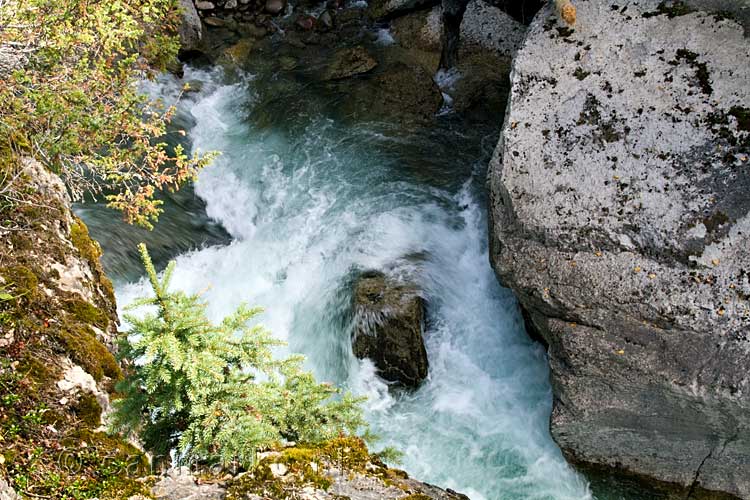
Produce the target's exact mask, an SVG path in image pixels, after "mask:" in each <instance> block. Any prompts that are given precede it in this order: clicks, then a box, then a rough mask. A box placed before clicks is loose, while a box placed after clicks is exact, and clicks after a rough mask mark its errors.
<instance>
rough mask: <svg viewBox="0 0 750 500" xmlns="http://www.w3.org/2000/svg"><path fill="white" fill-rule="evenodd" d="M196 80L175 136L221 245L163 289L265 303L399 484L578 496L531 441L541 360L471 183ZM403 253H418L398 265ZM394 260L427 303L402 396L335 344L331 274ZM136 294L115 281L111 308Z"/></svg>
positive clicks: (584, 494)
mask: <svg viewBox="0 0 750 500" xmlns="http://www.w3.org/2000/svg"><path fill="white" fill-rule="evenodd" d="M196 76H197V73H191V77H196ZM201 77H202V78H204V79H206V80H207V83H206V84H205V85H204V90H203V91H201V92H200V93H199V94H198V95H197V96H196V97H195V101H194V102H193V103H192V109H191V111H190V112H191V114H192V116H193V117H194V119H195V121H196V125H195V127H194V128H193V129H192V131H191V133H190V137H191V139H192V140H193V143H194V147H195V148H197V149H200V150H209V149H220V150H222V151H224V154H223V155H222V156H221V158H220V159H219V160H218V161H217V162H216V164H215V165H214V166H212V167H210V168H208V169H206V170H205V171H204V172H203V173H201V175H200V178H199V180H198V183H197V186H196V191H197V193H198V194H199V195H200V196H201V197H202V198H203V199H204V200H205V201H206V203H207V210H208V213H209V215H210V216H211V217H213V218H215V219H216V220H218V221H220V222H221V223H222V224H223V225H224V226H225V227H226V228H227V230H228V231H229V232H230V233H231V234H232V236H233V237H234V238H235V241H234V242H233V243H232V244H230V245H228V246H224V247H213V248H206V249H202V250H198V251H194V252H190V253H187V254H184V255H181V256H180V257H179V258H178V259H177V270H176V273H175V277H174V282H173V286H175V287H179V288H181V289H184V290H186V291H192V292H196V291H200V290H204V289H205V288H206V286H207V285H208V284H211V285H212V286H211V288H210V289H208V290H206V291H205V293H204V297H205V299H206V300H207V301H208V302H209V303H210V307H209V313H210V315H211V316H212V317H213V318H214V319H219V318H221V317H223V316H224V315H226V314H228V313H229V312H231V311H232V310H233V309H234V308H235V307H236V306H237V305H238V304H239V303H240V302H242V301H249V302H250V303H252V304H257V305H262V306H265V307H267V312H266V313H265V315H264V316H263V318H262V322H263V323H265V325H266V326H268V327H269V328H270V329H272V330H273V332H274V333H275V334H276V335H277V336H278V337H280V338H283V339H286V340H288V341H289V342H290V346H289V350H292V351H299V352H303V353H305V354H306V355H308V356H309V359H308V365H309V366H310V368H312V369H313V370H314V371H315V372H316V373H317V374H318V375H319V376H320V377H321V378H322V379H325V380H334V381H336V382H338V383H346V384H348V385H349V386H350V387H351V388H352V389H353V390H354V391H355V392H357V393H360V394H366V395H367V396H368V397H369V400H368V402H367V405H366V408H367V415H368V419H369V420H370V422H372V425H373V428H374V430H375V431H376V432H377V433H378V434H380V435H381V436H382V437H383V438H384V443H383V444H384V445H393V446H396V447H397V448H399V449H400V450H402V451H404V452H405V457H404V460H405V463H404V467H405V468H406V469H407V470H408V471H409V472H410V473H411V474H412V475H414V476H415V477H418V478H420V479H422V480H426V481H430V482H433V483H436V484H440V485H443V486H447V487H451V488H454V489H456V490H458V491H464V492H466V493H468V494H469V495H470V496H471V498H474V499H487V500H497V499H542V498H553V499H561V500H563V499H582V498H590V494H589V492H588V487H587V485H586V483H585V481H584V480H582V479H581V478H580V477H579V476H578V475H577V474H576V473H575V472H573V471H572V470H571V469H570V467H569V466H568V465H567V464H566V463H565V461H564V460H563V458H562V456H561V453H560V452H559V450H558V449H557V447H556V446H555V445H554V443H553V442H552V440H551V438H550V436H549V433H548V431H547V425H548V424H547V421H548V418H549V412H550V406H551V403H550V401H551V395H550V388H549V383H548V372H547V367H546V361H545V359H544V353H543V352H542V350H541V348H540V347H538V346H535V345H533V344H532V343H531V342H530V341H529V340H528V339H527V337H526V336H525V333H524V332H523V327H522V321H521V318H520V315H519V312H518V310H517V306H516V302H515V300H514V298H513V297H512V295H511V294H510V292H508V291H507V290H504V289H502V288H501V287H500V286H499V285H498V284H497V281H496V279H495V276H494V274H493V272H492V270H491V268H490V266H489V263H488V258H487V241H486V236H485V233H486V219H485V215H484V208H483V207H482V206H481V205H480V204H479V203H478V201H477V192H478V190H479V189H480V186H481V185H482V182H481V180H480V179H477V178H476V177H477V176H476V175H475V176H474V177H472V178H467V179H466V180H465V182H464V183H463V186H462V187H461V188H460V189H457V190H456V191H455V192H451V190H450V189H442V188H438V187H434V186H432V187H427V186H425V185H422V184H420V183H418V182H414V181H413V179H412V178H410V177H408V176H406V175H405V174H404V172H403V167H402V165H401V162H400V161H397V160H393V159H392V158H391V159H388V157H387V156H386V154H385V152H384V151H386V150H388V149H389V148H390V147H392V146H393V145H394V144H398V143H399V141H401V142H403V143H404V144H405V145H408V139H406V138H392V137H391V138H386V137H385V136H383V135H382V134H381V132H379V131H377V130H370V129H358V128H356V127H348V128H347V127H343V126H339V125H337V124H335V123H333V122H331V121H330V120H324V119H322V118H321V119H318V120H313V121H312V122H311V123H310V124H309V126H308V127H307V128H306V129H305V131H304V132H303V133H302V134H301V135H299V136H297V135H295V136H293V137H287V136H285V135H284V134H283V133H280V132H279V133H275V132H269V131H264V132H263V135H262V136H261V135H259V134H257V133H256V132H255V131H253V130H250V129H249V128H248V126H247V125H246V120H245V119H244V118H245V117H244V116H243V113H242V111H241V109H242V107H243V106H244V105H246V104H250V99H251V98H250V97H248V96H250V95H252V92H251V90H252V88H247V86H248V85H249V86H250V87H252V81H251V80H250V81H248V82H245V83H244V84H235V85H219V84H217V81H218V79H219V78H220V76H219V75H217V74H215V73H204V74H201ZM159 85H161V86H159ZM170 85H173V86H174V85H177V82H173V81H169V80H163V81H161V82H159V84H158V85H157V86H156V87H155V88H154V89H153V90H152V92H157V93H158V92H162V93H164V94H165V95H168V94H169V93H170V92H171V91H172V90H173V89H170ZM188 104H191V103H190V102H188ZM386 146H388V147H386ZM414 254H419V255H421V256H422V257H419V258H416V259H413V258H412V259H410V258H406V257H405V256H407V255H414ZM394 262H399V265H398V266H396V267H397V268H398V269H401V271H402V272H403V273H405V274H409V275H412V276H416V277H417V280H418V283H419V285H420V286H421V287H422V289H423V291H424V294H425V296H426V298H427V300H428V302H429V315H430V323H429V328H428V329H427V331H426V344H427V345H426V347H427V351H428V355H429V359H430V375H429V378H428V380H427V381H426V382H425V383H424V385H423V386H422V387H421V388H420V389H419V390H418V391H416V392H415V393H413V394H397V393H389V391H388V387H387V384H385V383H384V382H383V381H382V380H380V379H379V378H378V377H377V376H376V375H375V373H376V370H375V368H374V366H373V365H372V363H371V362H369V361H358V360H356V359H355V358H354V357H353V355H352V353H351V346H350V342H349V338H348V335H349V330H348V329H347V320H346V311H347V310H348V307H349V298H348V295H347V291H346V289H345V288H346V287H345V283H346V280H347V276H350V275H351V271H352V269H370V268H379V269H382V268H387V267H388V266H391V265H392V264H393V263H394ZM399 266H400V267H399ZM145 288H146V284H145V283H144V282H140V283H135V284H130V285H126V286H123V287H120V288H119V289H118V290H117V295H118V300H119V303H120V304H121V305H124V304H127V303H128V302H130V301H132V300H133V298H134V297H135V296H137V295H139V294H141V293H143V292H144V290H145Z"/></svg>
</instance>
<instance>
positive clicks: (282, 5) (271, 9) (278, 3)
mask: <svg viewBox="0 0 750 500" xmlns="http://www.w3.org/2000/svg"><path fill="white" fill-rule="evenodd" d="M265 9H266V12H268V13H269V14H273V15H276V14H279V13H281V12H283V11H284V9H286V0H266V6H265Z"/></svg>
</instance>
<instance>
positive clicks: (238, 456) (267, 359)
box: [113, 244, 364, 465]
mask: <svg viewBox="0 0 750 500" xmlns="http://www.w3.org/2000/svg"><path fill="white" fill-rule="evenodd" d="M139 250H140V252H141V256H142V259H143V263H144V265H145V268H146V272H147V274H148V278H149V280H150V283H151V288H152V289H153V292H154V296H153V297H149V298H144V299H141V300H139V301H137V302H135V303H134V304H133V305H132V306H131V308H132V307H143V306H152V308H153V307H155V311H152V312H150V313H148V314H146V315H145V316H142V317H138V316H135V315H132V314H130V315H126V319H127V321H128V323H130V324H131V325H132V326H131V329H130V330H129V331H128V332H127V334H126V335H125V336H124V337H122V339H121V345H120V355H121V357H122V359H123V361H124V362H125V363H126V364H127V365H128V368H127V370H126V378H125V380H124V381H123V382H122V383H121V384H120V385H119V386H118V390H120V391H121V392H122V393H123V394H124V397H123V398H122V399H120V400H119V401H118V402H117V403H116V412H115V418H114V425H113V427H114V429H115V430H118V431H126V432H138V433H139V434H140V437H141V439H142V440H143V441H144V444H145V445H146V447H147V448H148V449H149V450H151V451H154V452H156V453H157V454H164V453H166V452H167V451H169V449H170V448H173V447H176V448H178V449H179V451H180V453H181V454H182V456H183V457H185V458H186V459H192V458H196V459H204V460H212V459H218V460H220V461H221V462H222V463H225V464H226V463H229V462H231V461H233V460H238V461H240V462H241V463H242V464H244V465H249V464H251V463H253V461H254V458H255V454H256V450H258V449H262V448H267V447H270V446H273V445H274V444H277V443H279V442H281V441H282V440H289V441H299V442H307V443H319V442H323V441H325V440H328V439H331V438H334V437H336V436H339V435H341V434H345V433H354V432H356V431H357V429H359V428H360V427H362V426H364V421H363V419H362V411H361V408H360V403H361V399H357V398H354V397H352V396H351V395H350V394H348V393H347V394H340V391H339V390H338V389H336V388H335V387H333V386H331V385H329V384H320V383H318V382H316V381H315V379H314V377H313V376H312V374H310V373H308V372H305V371H303V370H302V368H301V365H302V361H303V360H302V358H301V357H299V356H292V357H289V358H286V359H281V360H278V359H275V358H274V356H273V353H272V350H273V348H274V347H277V346H279V345H281V344H282V343H281V342H279V341H278V340H275V339H274V338H273V337H272V336H271V334H270V332H268V331H267V330H265V329H264V328H263V327H261V326H250V325H248V321H249V320H251V319H252V318H254V317H255V316H256V315H257V314H259V313H260V312H261V310H260V309H258V308H250V307H247V306H244V305H243V306H240V307H239V308H238V309H237V311H236V312H235V313H234V314H232V315H230V316H228V317H226V318H224V320H223V321H222V322H221V323H219V324H213V323H212V322H211V321H209V320H208V318H207V317H206V304H205V303H204V302H202V301H201V300H200V297H199V296H197V295H187V294H185V293H182V292H179V291H175V292H172V291H169V282H170V278H171V276H172V273H173V271H174V263H170V264H169V266H168V267H167V269H166V271H165V272H164V275H163V277H162V279H161V280H160V279H159V278H158V276H157V274H156V271H155V269H154V266H153V264H152V262H151V259H150V257H149V255H148V252H147V250H146V247H145V245H143V244H141V245H140V246H139Z"/></svg>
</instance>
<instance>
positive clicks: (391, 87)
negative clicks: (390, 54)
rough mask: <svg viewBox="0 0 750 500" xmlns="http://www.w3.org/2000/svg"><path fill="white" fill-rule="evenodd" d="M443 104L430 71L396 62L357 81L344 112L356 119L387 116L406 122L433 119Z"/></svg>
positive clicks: (343, 108)
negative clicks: (364, 79) (369, 76)
mask: <svg viewBox="0 0 750 500" xmlns="http://www.w3.org/2000/svg"><path fill="white" fill-rule="evenodd" d="M442 103H443V96H442V94H441V93H440V89H439V88H438V86H437V84H436V83H435V82H434V81H433V79H432V75H431V74H429V73H428V72H427V71H425V70H424V69H423V68H422V67H421V66H418V65H407V64H405V63H402V62H396V63H394V64H391V65H389V66H388V67H387V68H384V69H383V71H382V72H380V73H378V74H376V75H373V76H372V77H371V78H368V79H367V80H366V81H362V82H357V85H356V86H355V87H353V88H352V89H351V91H350V94H349V96H348V100H347V101H346V102H344V104H343V106H342V108H341V111H342V112H343V113H345V114H346V115H347V117H349V118H353V119H370V120H371V119H388V120H392V121H395V122H400V123H402V124H403V123H409V122H428V121H430V120H433V119H434V117H435V115H436V114H437V112H438V111H439V110H440V106H441V104H442Z"/></svg>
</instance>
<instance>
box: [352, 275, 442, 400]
mask: <svg viewBox="0 0 750 500" xmlns="http://www.w3.org/2000/svg"><path fill="white" fill-rule="evenodd" d="M354 307H355V316H356V319H355V321H356V327H355V332H354V337H353V339H352V345H353V349H354V354H355V355H356V356H357V357H358V358H370V359H371V360H372V361H373V362H374V363H375V366H377V367H378V373H379V374H380V376H381V377H383V378H384V379H385V380H388V381H390V382H398V383H401V384H403V385H405V386H408V387H416V386H418V385H419V383H420V382H421V381H422V380H423V379H424V378H425V377H426V376H427V368H428V364H427V351H426V350H425V347H424V341H423V338H422V330H423V326H424V301H423V300H422V298H421V297H420V296H419V290H418V289H417V288H416V287H414V286H410V285H403V284H398V283H394V282H392V281H391V280H390V279H388V278H387V277H386V276H385V275H384V274H383V273H380V272H369V273H364V274H363V275H362V276H361V277H360V279H359V280H358V282H357V284H356V286H355V289H354Z"/></svg>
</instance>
